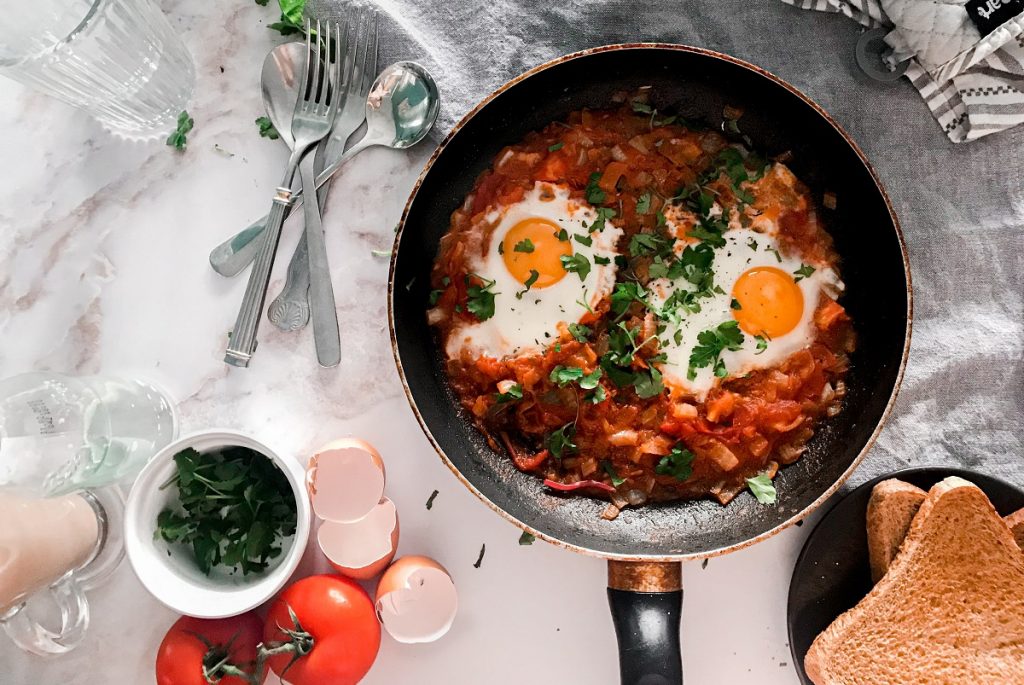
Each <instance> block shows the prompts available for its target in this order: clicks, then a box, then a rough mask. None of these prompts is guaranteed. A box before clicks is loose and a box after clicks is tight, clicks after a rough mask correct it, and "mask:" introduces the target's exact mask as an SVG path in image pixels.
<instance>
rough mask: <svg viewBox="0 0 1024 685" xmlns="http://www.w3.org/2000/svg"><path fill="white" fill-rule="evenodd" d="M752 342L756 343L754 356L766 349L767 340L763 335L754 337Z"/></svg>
mask: <svg viewBox="0 0 1024 685" xmlns="http://www.w3.org/2000/svg"><path fill="white" fill-rule="evenodd" d="M754 340H755V341H756V342H757V352H755V353H754V354H761V353H762V352H764V351H765V350H767V349H768V340H767V339H766V338H765V337H764V336H763V335H755V336H754Z"/></svg>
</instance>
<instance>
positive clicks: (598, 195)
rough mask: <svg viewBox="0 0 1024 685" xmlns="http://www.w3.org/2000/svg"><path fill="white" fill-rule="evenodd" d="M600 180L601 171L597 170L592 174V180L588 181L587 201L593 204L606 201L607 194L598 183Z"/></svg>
mask: <svg viewBox="0 0 1024 685" xmlns="http://www.w3.org/2000/svg"><path fill="white" fill-rule="evenodd" d="M600 180H601V172H600V171H595V172H594V173H592V174H590V180H589V181H587V188H586V194H587V202H589V203H590V204H592V205H599V204H602V203H603V202H604V201H605V198H606V197H607V196H606V195H605V192H604V191H603V190H601V187H600V186H599V185H597V183H598V181H600Z"/></svg>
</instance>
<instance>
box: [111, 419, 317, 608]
mask: <svg viewBox="0 0 1024 685" xmlns="http://www.w3.org/2000/svg"><path fill="white" fill-rule="evenodd" d="M311 521H312V509H311V507H310V503H309V494H308V493H307V492H306V483H305V469H304V468H303V466H302V465H301V464H300V463H299V460H298V459H296V458H294V457H292V456H290V455H286V456H282V455H279V454H277V453H276V452H274V451H273V450H272V449H270V448H269V447H267V446H266V445H264V444H263V443H261V442H258V441H256V440H254V439H252V438H250V437H248V436H246V435H242V434H240V433H235V432H228V431H207V432H203V433H195V434H192V435H189V436H186V437H183V438H181V439H180V440H178V441H177V442H175V443H172V444H170V445H168V446H167V447H165V448H164V449H163V450H161V452H160V453H159V454H157V455H156V456H155V457H154V458H153V459H152V460H151V461H150V462H149V463H148V464H147V465H146V466H145V468H143V470H142V472H141V473H140V474H139V477H138V479H137V480H136V481H135V483H134V485H132V490H131V494H129V496H128V504H127V507H126V508H125V527H124V531H125V548H126V551H127V553H128V560H129V561H130V562H131V565H132V568H133V570H134V571H135V575H137V576H138V577H139V580H140V581H141V582H142V584H143V586H145V588H146V589H147V590H148V591H149V592H150V594H152V595H153V596H154V597H156V599H158V600H159V601H160V602H162V603H163V604H165V605H167V606H168V607H170V608H171V609H174V610H175V611H177V612H178V613H181V614H186V615H188V616H195V617H198V618H222V617H226V616H235V615H237V614H240V613H243V612H245V611H248V610H249V609H252V608H255V607H257V606H259V605H260V604H262V603H264V602H266V601H267V600H268V599H270V598H271V597H273V596H274V594H275V593H277V591H278V590H280V589H281V588H282V587H283V586H284V584H285V583H286V582H287V581H288V579H289V578H290V577H291V576H292V574H293V573H294V572H295V569H296V568H297V567H298V565H299V561H300V560H301V559H302V555H303V553H304V552H305V550H306V544H307V543H308V541H309V535H310V525H311Z"/></svg>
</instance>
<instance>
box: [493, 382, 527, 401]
mask: <svg viewBox="0 0 1024 685" xmlns="http://www.w3.org/2000/svg"><path fill="white" fill-rule="evenodd" d="M494 398H495V399H496V400H497V401H498V404H504V403H506V402H515V401H516V400H521V399H523V386H521V385H519V384H518V383H515V384H514V385H510V386H509V388H508V390H506V391H505V392H499V393H496V394H495V395H494Z"/></svg>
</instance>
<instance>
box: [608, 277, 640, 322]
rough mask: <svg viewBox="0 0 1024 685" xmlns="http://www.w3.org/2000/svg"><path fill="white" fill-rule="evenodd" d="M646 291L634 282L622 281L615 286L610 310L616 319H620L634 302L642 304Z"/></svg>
mask: <svg viewBox="0 0 1024 685" xmlns="http://www.w3.org/2000/svg"><path fill="white" fill-rule="evenodd" d="M645 297H647V291H646V290H644V287H643V286H642V285H640V284H639V283H637V282H636V281H623V282H621V283H616V284H615V289H614V290H613V291H612V296H611V310H612V314H615V316H616V317H621V316H622V315H623V314H625V313H626V311H627V310H628V309H629V306H630V305H631V304H633V303H634V302H644V298H645Z"/></svg>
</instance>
